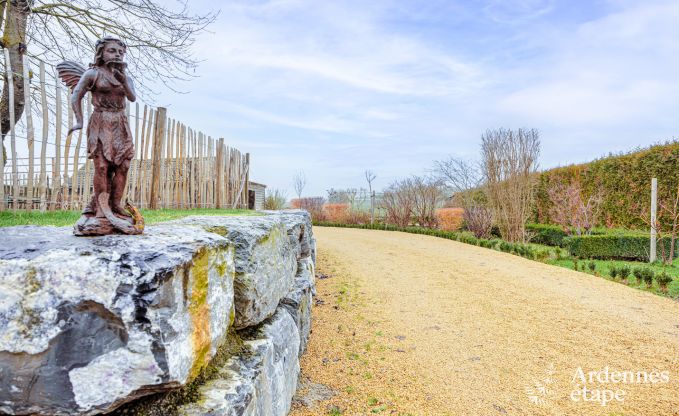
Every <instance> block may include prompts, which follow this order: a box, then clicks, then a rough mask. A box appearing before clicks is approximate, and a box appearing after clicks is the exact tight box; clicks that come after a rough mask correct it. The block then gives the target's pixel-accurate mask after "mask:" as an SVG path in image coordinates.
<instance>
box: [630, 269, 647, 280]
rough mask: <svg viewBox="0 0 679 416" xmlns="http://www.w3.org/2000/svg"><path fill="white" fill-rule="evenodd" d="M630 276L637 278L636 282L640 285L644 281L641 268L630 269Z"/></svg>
mask: <svg viewBox="0 0 679 416" xmlns="http://www.w3.org/2000/svg"><path fill="white" fill-rule="evenodd" d="M632 275H633V276H634V277H636V278H637V282H638V283H639V284H641V283H642V282H643V281H644V269H643V268H641V267H635V268H634V269H632Z"/></svg>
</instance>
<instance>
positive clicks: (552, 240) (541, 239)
mask: <svg viewBox="0 0 679 416" xmlns="http://www.w3.org/2000/svg"><path fill="white" fill-rule="evenodd" d="M526 231H527V232H528V234H530V235H531V236H532V237H531V240H530V241H531V243H536V244H544V245H546V246H554V247H563V245H564V242H563V239H564V238H566V237H568V234H566V232H565V231H564V230H563V229H562V228H561V227H559V226H558V225H550V224H526Z"/></svg>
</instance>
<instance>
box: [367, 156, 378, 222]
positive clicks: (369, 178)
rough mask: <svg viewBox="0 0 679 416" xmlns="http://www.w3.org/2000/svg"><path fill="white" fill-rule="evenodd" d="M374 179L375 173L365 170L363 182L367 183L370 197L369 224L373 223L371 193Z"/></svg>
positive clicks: (373, 203) (373, 202)
mask: <svg viewBox="0 0 679 416" xmlns="http://www.w3.org/2000/svg"><path fill="white" fill-rule="evenodd" d="M375 178H377V175H376V174H375V172H373V171H371V170H370V169H366V170H365V180H366V181H367V182H368V193H369V195H370V224H374V223H375V191H373V181H374V180H375Z"/></svg>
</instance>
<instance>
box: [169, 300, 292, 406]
mask: <svg viewBox="0 0 679 416" xmlns="http://www.w3.org/2000/svg"><path fill="white" fill-rule="evenodd" d="M243 338H244V339H245V344H246V347H247V348H246V350H247V351H246V352H244V353H242V354H239V355H237V356H235V357H233V358H232V359H230V360H229V361H228V362H227V363H226V365H224V366H223V367H222V368H220V369H219V373H220V374H219V377H218V378H217V379H215V380H213V381H211V382H208V383H207V384H205V385H204V386H202V387H201V388H200V392H199V394H200V399H199V400H197V401H196V403H191V404H188V405H185V406H184V407H182V408H181V409H180V411H179V414H180V415H182V416H207V415H210V416H285V415H287V414H288V412H289V411H290V406H291V402H292V397H293V395H294V394H295V390H296V389H297V380H298V377H299V371H300V368H299V358H298V352H299V333H298V331H297V326H296V325H295V322H294V321H293V319H292V317H291V316H290V314H289V313H288V312H287V311H285V310H283V309H282V308H278V310H277V311H276V313H275V314H274V315H273V316H272V317H271V318H269V319H268V320H266V321H265V322H264V323H263V324H261V325H260V326H259V327H257V328H256V329H254V330H253V329H248V330H245V334H244V335H243Z"/></svg>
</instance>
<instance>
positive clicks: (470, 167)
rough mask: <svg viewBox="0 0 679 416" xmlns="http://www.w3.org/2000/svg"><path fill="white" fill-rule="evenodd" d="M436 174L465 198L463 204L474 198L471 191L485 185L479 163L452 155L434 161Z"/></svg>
mask: <svg viewBox="0 0 679 416" xmlns="http://www.w3.org/2000/svg"><path fill="white" fill-rule="evenodd" d="M434 174H435V175H436V177H438V178H439V179H440V180H441V181H443V183H445V185H446V186H447V187H449V188H450V189H451V190H452V191H453V192H455V193H456V194H458V195H459V196H460V197H461V198H462V199H463V205H466V203H465V202H468V201H466V200H469V199H473V194H472V192H471V191H473V190H475V189H478V188H480V187H481V186H482V185H483V175H482V173H481V170H480V168H479V166H478V164H476V163H473V162H471V161H467V160H463V159H458V158H455V157H452V156H451V157H449V158H448V159H444V160H437V161H434ZM464 199H466V200H464ZM463 208H464V206H463Z"/></svg>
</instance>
